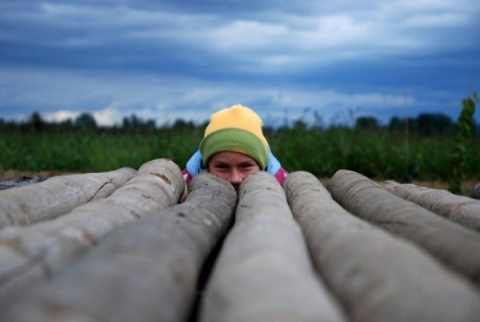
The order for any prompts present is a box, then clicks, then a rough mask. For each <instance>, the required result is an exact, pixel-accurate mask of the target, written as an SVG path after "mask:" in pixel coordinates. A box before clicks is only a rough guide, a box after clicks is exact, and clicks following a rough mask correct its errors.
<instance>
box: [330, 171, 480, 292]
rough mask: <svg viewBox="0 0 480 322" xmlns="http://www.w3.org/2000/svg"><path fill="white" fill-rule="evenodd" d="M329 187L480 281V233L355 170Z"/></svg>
mask: <svg viewBox="0 0 480 322" xmlns="http://www.w3.org/2000/svg"><path fill="white" fill-rule="evenodd" d="M327 189H328V190H329V191H330V193H331V194H332V196H333V198H334V199H335V201H337V202H338V203H339V204H340V205H342V206H343V207H344V208H345V209H346V210H348V211H349V212H351V213H353V214H354V215H356V216H359V217H360V218H363V219H365V220H368V221H370V222H373V223H374V224H376V225H379V226H381V227H383V228H384V229H386V230H388V231H390V232H392V233H394V234H397V235H400V236H403V237H405V238H407V239H410V240H412V241H413V242H415V243H417V244H418V245H419V246H421V247H422V248H423V249H425V250H426V251H428V252H430V253H431V254H432V255H434V256H435V257H437V258H438V259H440V260H441V261H443V262H444V263H445V264H447V265H448V266H449V267H451V268H453V269H454V270H456V271H457V272H460V273H461V274H463V275H465V276H466V277H468V278H469V279H471V280H472V281H474V282H475V283H477V284H480V273H479V272H480V251H479V250H480V234H478V233H476V232H474V231H472V230H470V229H467V228H465V227H462V226H460V225H457V224H455V223H453V222H451V221H449V220H447V219H445V218H442V217H440V216H438V215H436V214H434V213H433V212H431V211H429V210H427V209H425V208H423V207H421V206H419V205H417V204H415V203H413V202H410V201H408V200H405V199H402V198H400V197H397V196H395V195H394V194H392V193H391V192H389V191H388V190H386V189H385V188H384V187H382V186H381V185H379V184H377V183H376V182H374V181H372V180H370V179H368V178H367V177H365V176H363V175H361V174H359V173H356V172H354V171H348V170H339V171H337V172H336V173H335V174H334V175H333V177H332V178H331V179H330V182H329V184H328V185H327Z"/></svg>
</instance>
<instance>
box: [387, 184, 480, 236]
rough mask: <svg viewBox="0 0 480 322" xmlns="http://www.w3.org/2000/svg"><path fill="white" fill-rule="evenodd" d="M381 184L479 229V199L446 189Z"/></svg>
mask: <svg viewBox="0 0 480 322" xmlns="http://www.w3.org/2000/svg"><path fill="white" fill-rule="evenodd" d="M381 185H382V186H383V187H385V188H386V189H387V190H388V191H390V192H391V193H393V194H394V195H396V196H399V197H400V198H403V199H406V200H409V201H412V202H414V203H416V204H418V205H420V206H422V207H424V208H427V209H428V210H431V211H433V212H434V213H436V214H437V215H439V216H442V217H445V218H447V219H449V220H451V221H453V222H456V223H458V224H460V225H462V226H465V227H467V228H470V229H473V230H476V231H480V201H478V200H475V199H472V198H468V197H464V196H459V195H455V194H453V193H451V192H449V191H447V190H441V189H430V188H427V187H419V186H417V185H415V184H400V183H398V182H395V181H385V182H382V183H381Z"/></svg>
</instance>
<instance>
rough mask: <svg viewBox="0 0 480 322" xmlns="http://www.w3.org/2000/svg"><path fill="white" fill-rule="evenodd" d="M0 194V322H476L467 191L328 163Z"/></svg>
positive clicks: (476, 269) (477, 238) (475, 245)
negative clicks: (229, 177)
mask: <svg viewBox="0 0 480 322" xmlns="http://www.w3.org/2000/svg"><path fill="white" fill-rule="evenodd" d="M185 189H186V187H185V182H184V179H183V176H182V174H181V170H180V168H179V167H178V166H177V165H176V164H175V163H173V162H172V161H170V160H167V159H156V160H152V161H150V162H147V163H145V164H144V165H142V166H141V167H140V168H139V169H138V170H134V169H129V168H122V169H118V170H114V171H111V172H106V173H90V174H81V175H68V176H67V175H65V176H57V177H53V178H50V179H47V180H45V181H41V182H38V183H34V184H31V185H23V186H20V187H17V188H10V189H6V190H2V191H0V225H1V226H0V227H1V228H0V321H6V322H9V321H12V322H30V321H35V322H37V321H39V322H41V321H49V322H50V321H120V322H121V321H139V322H142V321H145V322H149V321H178V322H180V321H202V322H215V321H221V322H224V321H225V322H228V321H232V322H233V321H235V322H236V321H280V322H281V321H369V322H370V321H394V322H395V321H399V322H400V321H478V320H479V318H480V290H479V287H480V232H479V229H478V227H479V224H478V222H479V221H478V218H479V216H480V211H479V210H478V209H479V207H480V201H479V200H476V199H474V198H467V197H460V196H455V195H451V194H449V193H448V192H446V191H443V190H435V189H428V188H425V187H418V186H414V185H407V184H400V183H397V182H393V181H385V182H382V183H376V182H374V181H372V180H370V179H369V178H367V177H364V176H363V175H361V174H359V173H356V172H353V171H348V170H339V171H338V172H337V173H335V175H334V176H332V178H331V179H330V181H329V183H328V184H327V185H325V186H324V185H322V183H320V181H318V180H317V178H315V177H314V176H313V175H312V174H310V173H308V172H304V171H298V172H292V173H290V174H289V175H288V177H287V179H286V181H285V183H284V184H283V185H280V184H278V182H277V181H276V180H275V178H274V177H273V176H271V175H269V174H267V173H265V172H258V173H255V174H253V175H251V176H249V177H248V178H247V179H246V180H245V181H244V182H243V183H242V185H241V186H240V189H239V191H238V195H237V193H236V191H235V190H234V189H233V187H232V186H231V185H230V184H229V183H228V182H226V181H224V180H221V179H219V178H217V177H215V176H213V175H210V174H208V173H201V174H200V175H198V176H196V177H195V178H194V180H193V181H192V182H191V184H190V186H189V187H188V190H189V193H188V197H187V199H186V200H185V201H184V202H182V203H179V200H180V198H181V197H182V195H183V194H184V192H185Z"/></svg>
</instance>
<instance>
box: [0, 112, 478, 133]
mask: <svg viewBox="0 0 480 322" xmlns="http://www.w3.org/2000/svg"><path fill="white" fill-rule="evenodd" d="M205 125H206V123H205V124H202V125H195V124H194V122H193V121H185V120H182V119H177V120H176V121H174V122H173V123H172V124H169V125H167V124H164V125H162V126H157V124H156V122H155V120H153V119H146V120H145V119H142V118H140V117H138V116H137V115H135V114H132V115H130V116H128V117H124V118H123V120H122V123H121V124H119V125H114V126H109V127H105V126H99V125H98V124H97V122H96V120H95V118H94V117H93V115H92V114H90V113H82V114H80V115H79V116H77V117H76V118H73V119H67V120H64V121H59V122H49V121H46V120H45V119H44V118H43V117H42V116H41V114H40V113H39V112H33V113H32V114H31V115H30V116H29V117H28V119H27V120H26V121H24V122H14V121H5V120H3V119H1V118H0V128H9V129H12V128H14V129H20V130H22V129H23V130H35V131H48V130H58V131H62V130H75V129H81V130H109V129H110V130H116V131H122V132H124V131H141V132H154V131H155V130H157V129H159V128H165V127H168V128H173V129H176V128H178V129H193V128H196V127H204V126H205ZM268 127H269V126H267V128H268ZM285 127H293V128H297V129H298V128H300V129H303V130H307V129H316V130H318V129H322V128H323V126H322V125H320V124H318V123H315V122H314V123H313V125H312V123H311V122H309V120H308V119H306V117H305V115H304V116H303V117H302V118H301V119H298V120H295V121H294V122H292V124H291V125H287V124H285V125H282V126H279V127H278V129H279V130H282V128H285ZM331 127H347V126H344V125H338V124H336V125H330V126H329V128H331ZM351 127H353V129H354V130H367V131H389V132H400V131H408V132H410V133H416V134H420V135H435V134H441V135H443V134H455V133H457V132H458V130H459V127H458V124H457V122H454V121H453V120H452V119H451V118H450V117H449V116H447V115H446V114H443V113H421V114H419V115H418V116H417V117H408V118H399V117H397V116H394V117H392V118H391V119H390V121H389V122H388V124H386V125H383V124H381V122H380V121H379V120H378V119H377V118H375V117H373V116H360V117H357V118H356V119H355V121H354V124H353V126H351ZM268 130H272V129H268ZM472 130H473V131H472V132H473V133H474V134H479V133H480V127H479V126H478V125H477V124H476V123H475V122H474V124H473V127H472Z"/></svg>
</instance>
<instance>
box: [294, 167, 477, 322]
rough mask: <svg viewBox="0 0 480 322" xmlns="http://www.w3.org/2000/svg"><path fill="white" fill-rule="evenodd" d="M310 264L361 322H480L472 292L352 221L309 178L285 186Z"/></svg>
mask: <svg viewBox="0 0 480 322" xmlns="http://www.w3.org/2000/svg"><path fill="white" fill-rule="evenodd" d="M284 187H285V191H286V194H287V200H288V203H289V204H290V207H291V209H292V212H293V215H294V217H295V218H296V219H297V221H298V222H299V224H300V227H301V228H302V230H303V232H304V234H305V237H306V240H307V243H308V246H309V249H310V252H311V256H312V258H313V260H314V262H315V264H316V266H317V268H318V270H319V272H320V273H321V275H322V276H323V277H324V279H325V280H326V282H327V284H328V285H329V288H330V289H331V290H332V292H334V294H335V295H336V297H337V298H338V299H339V301H340V302H341V303H342V305H343V307H344V308H345V309H346V311H347V313H348V314H349V316H350V320H351V321H355V322H360V321H362V322H364V321H365V322H382V321H389V322H404V321H436V322H441V321H444V322H450V321H465V322H466V321H478V317H479V316H480V297H479V295H478V292H477V290H476V289H475V288H474V287H473V285H472V284H470V283H468V282H467V281H466V280H465V279H464V278H461V277H460V276H459V275H457V274H454V273H452V272H451V271H449V270H447V269H445V268H444V267H443V266H442V265H439V263H438V261H437V260H435V259H434V258H433V257H432V256H430V255H429V254H427V253H426V252H423V251H421V250H420V249H419V248H418V247H416V246H415V245H414V244H412V243H410V242H408V241H406V240H404V239H401V238H397V237H395V236H394V235H392V234H389V233H387V232H385V231H384V230H382V229H380V228H377V227H375V226H373V225H371V224H369V223H368V222H366V221H363V220H361V219H359V218H358V217H355V216H353V215H352V214H350V213H348V212H347V211H346V210H345V209H344V208H342V207H341V206H340V205H339V204H338V203H336V202H335V201H334V200H333V199H332V197H331V195H330V193H329V192H328V191H327V189H326V188H325V187H324V186H323V185H322V184H321V183H320V182H319V181H318V180H317V178H315V177H314V176H313V175H312V174H310V173H308V172H293V173H290V174H289V175H288V177H287V178H286V180H285V182H284Z"/></svg>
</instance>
